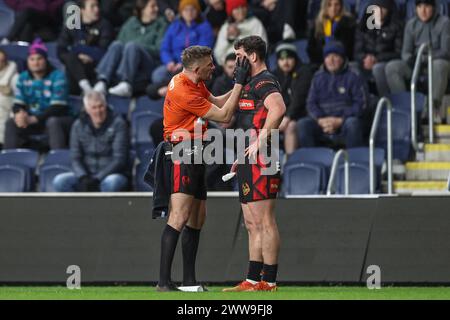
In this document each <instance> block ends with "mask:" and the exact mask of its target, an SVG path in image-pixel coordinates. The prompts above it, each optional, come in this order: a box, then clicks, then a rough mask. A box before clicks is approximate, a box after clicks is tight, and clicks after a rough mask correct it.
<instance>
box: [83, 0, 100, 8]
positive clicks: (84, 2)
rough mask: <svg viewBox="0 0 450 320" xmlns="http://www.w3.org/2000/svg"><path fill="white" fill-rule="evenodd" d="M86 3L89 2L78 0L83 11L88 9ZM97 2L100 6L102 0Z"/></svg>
mask: <svg viewBox="0 0 450 320" xmlns="http://www.w3.org/2000/svg"><path fill="white" fill-rule="evenodd" d="M86 2H88V0H78V6H79V7H80V8H81V9H84V8H85V7H86ZM97 2H98V3H99V4H100V0H97Z"/></svg>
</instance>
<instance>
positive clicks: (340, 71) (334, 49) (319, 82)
mask: <svg viewBox="0 0 450 320" xmlns="http://www.w3.org/2000/svg"><path fill="white" fill-rule="evenodd" d="M323 56H324V57H325V59H324V65H323V67H322V68H321V69H320V70H319V71H317V72H316V74H315V75H314V78H313V80H312V84H311V88H310V90H309V95H308V100H307V103H306V106H307V110H308V116H307V117H305V118H302V119H300V121H298V123H297V133H298V141H299V144H300V147H314V146H319V145H324V144H327V143H330V142H331V143H336V144H341V143H344V144H345V147H346V148H353V147H359V146H362V145H363V125H362V119H361V117H362V114H363V111H364V109H365V108H366V107H367V93H366V89H365V85H364V83H363V81H362V79H361V77H360V76H359V75H358V73H356V72H355V71H353V70H351V69H350V68H349V67H348V65H347V61H346V57H345V49H344V47H343V45H342V44H341V43H339V42H335V41H331V42H329V43H327V44H326V45H325V47H324V50H323Z"/></svg>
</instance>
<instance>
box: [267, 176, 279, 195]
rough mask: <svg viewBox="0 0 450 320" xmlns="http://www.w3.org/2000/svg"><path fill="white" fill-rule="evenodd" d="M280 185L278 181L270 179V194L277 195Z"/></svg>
mask: <svg viewBox="0 0 450 320" xmlns="http://www.w3.org/2000/svg"><path fill="white" fill-rule="evenodd" d="M279 185H280V179H270V191H269V192H270V193H277V192H278V187H279Z"/></svg>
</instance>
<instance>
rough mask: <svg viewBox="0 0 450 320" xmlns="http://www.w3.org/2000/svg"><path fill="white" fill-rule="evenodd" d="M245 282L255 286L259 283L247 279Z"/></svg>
mask: <svg viewBox="0 0 450 320" xmlns="http://www.w3.org/2000/svg"><path fill="white" fill-rule="evenodd" d="M245 281H247V282H250V283H251V284H253V285H255V284H257V283H258V281H254V280H250V279H245Z"/></svg>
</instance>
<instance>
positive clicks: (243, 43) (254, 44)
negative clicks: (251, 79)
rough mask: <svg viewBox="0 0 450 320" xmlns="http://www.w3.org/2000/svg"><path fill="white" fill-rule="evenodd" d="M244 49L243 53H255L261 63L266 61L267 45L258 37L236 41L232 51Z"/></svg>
mask: <svg viewBox="0 0 450 320" xmlns="http://www.w3.org/2000/svg"><path fill="white" fill-rule="evenodd" d="M240 48H242V49H244V51H245V53H247V54H252V53H256V55H257V56H258V58H259V59H260V60H261V61H265V60H266V54H267V45H266V42H265V41H264V40H263V39H262V38H261V37H258V36H248V37H245V38H242V39H239V40H237V41H236V42H235V43H234V49H236V50H238V49H240Z"/></svg>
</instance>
